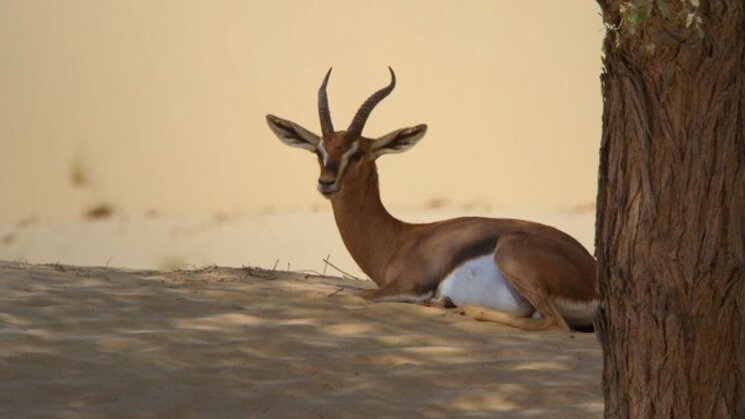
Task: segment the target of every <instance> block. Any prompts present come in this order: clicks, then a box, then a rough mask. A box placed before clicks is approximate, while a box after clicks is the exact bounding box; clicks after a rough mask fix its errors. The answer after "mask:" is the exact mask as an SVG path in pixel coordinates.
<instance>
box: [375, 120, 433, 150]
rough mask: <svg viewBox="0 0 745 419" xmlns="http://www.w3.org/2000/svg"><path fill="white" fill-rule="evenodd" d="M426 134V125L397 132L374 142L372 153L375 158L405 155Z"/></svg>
mask: <svg viewBox="0 0 745 419" xmlns="http://www.w3.org/2000/svg"><path fill="white" fill-rule="evenodd" d="M426 132H427V126H426V125H424V124H421V125H417V126H414V127H408V128H401V129H398V130H395V131H393V132H391V133H388V134H386V135H384V136H382V137H380V138H378V139H377V140H375V141H373V142H372V153H373V155H374V156H375V158H378V157H380V156H382V155H383V154H388V153H403V152H404V151H406V150H408V149H410V148H411V147H414V144H416V143H418V142H419V140H421V139H422V137H424V134H425V133H426Z"/></svg>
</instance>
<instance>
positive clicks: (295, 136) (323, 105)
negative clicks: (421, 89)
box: [266, 67, 427, 198]
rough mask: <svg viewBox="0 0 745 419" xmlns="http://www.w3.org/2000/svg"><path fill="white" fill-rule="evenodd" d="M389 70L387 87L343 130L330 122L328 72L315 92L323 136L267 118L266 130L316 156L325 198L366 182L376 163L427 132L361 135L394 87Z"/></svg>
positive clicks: (423, 128)
mask: <svg viewBox="0 0 745 419" xmlns="http://www.w3.org/2000/svg"><path fill="white" fill-rule="evenodd" d="M388 69H389V70H390V71H391V82H390V84H389V85H388V86H386V87H384V88H383V89H380V90H378V91H377V92H375V93H373V94H372V96H370V97H369V98H368V99H367V100H366V101H365V103H363V104H362V106H360V109H359V110H358V111H357V114H356V115H355V116H354V119H352V123H351V124H350V125H349V128H347V130H346V131H334V126H333V124H332V123H331V113H330V112H329V105H328V99H327V97H326V84H327V83H328V81H329V76H330V75H331V69H329V71H328V73H326V77H324V79H323V83H322V84H321V88H320V89H319V90H318V114H319V116H320V118H321V132H322V135H321V136H320V137H319V136H318V135H316V134H314V133H312V132H311V131H309V130H307V129H305V128H303V127H301V126H300V125H298V124H296V123H294V122H292V121H288V120H286V119H282V118H278V117H276V116H274V115H267V116H266V120H267V122H268V123H269V128H271V129H272V131H273V132H274V133H275V134H276V135H277V137H279V139H280V141H282V142H283V143H285V144H287V145H289V146H292V147H298V148H303V149H306V150H308V151H311V152H313V153H315V154H316V155H317V156H318V164H319V165H320V167H321V174H320V176H319V177H318V191H319V192H321V194H323V196H325V197H326V198H331V197H332V196H334V195H335V194H337V193H339V192H341V191H342V190H343V189H347V188H355V187H359V186H361V185H362V184H364V182H366V181H368V180H369V176H370V175H371V174H372V173H374V171H375V160H376V159H377V158H378V157H380V156H382V155H383V154H387V153H400V152H403V151H406V150H408V149H409V148H411V147H413V146H414V144H416V143H417V142H418V141H419V140H420V139H421V138H422V137H423V136H424V133H425V132H426V131H427V126H426V125H424V124H422V125H417V126H414V127H409V128H402V129H398V130H396V131H393V132H391V133H389V134H386V135H384V136H382V137H380V138H378V139H371V138H366V137H363V136H362V129H363V128H364V127H365V122H366V121H367V117H368V116H370V112H372V110H373V108H375V105H377V104H378V102H380V101H381V100H383V98H385V97H386V96H388V94H389V93H391V91H392V90H393V88H394V87H395V86H396V75H395V74H394V73H393V69H391V68H390V67H388Z"/></svg>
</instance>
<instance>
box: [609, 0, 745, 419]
mask: <svg viewBox="0 0 745 419" xmlns="http://www.w3.org/2000/svg"><path fill="white" fill-rule="evenodd" d="M599 3H600V5H601V8H602V10H603V19H604V21H605V23H606V25H607V26H608V28H609V30H608V34H607V36H606V39H605V44H604V49H605V58H604V67H605V69H604V73H603V75H602V86H603V98H604V113H603V135H602V145H601V151H600V173H599V185H598V188H599V189H598V202H597V205H598V207H597V231H596V237H595V242H596V257H597V259H598V282H599V287H600V294H601V301H602V308H601V311H600V314H599V317H598V320H597V324H596V327H597V330H598V338H599V340H600V342H601V344H602V346H603V352H604V357H605V364H604V373H603V392H604V393H605V400H606V406H605V414H606V417H612V418H616V417H619V418H627V417H631V418H652V417H675V418H689V417H694V418H707V419H708V418H745V1H743V0H730V1H726V0H711V1H707V0H700V6H699V2H698V1H696V0H684V1H681V0H632V1H623V0H599Z"/></svg>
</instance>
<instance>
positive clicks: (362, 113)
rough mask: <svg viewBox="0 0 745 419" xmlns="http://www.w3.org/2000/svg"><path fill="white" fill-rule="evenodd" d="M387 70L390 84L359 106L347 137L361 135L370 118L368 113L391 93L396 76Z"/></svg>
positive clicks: (348, 129)
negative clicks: (389, 75)
mask: <svg viewBox="0 0 745 419" xmlns="http://www.w3.org/2000/svg"><path fill="white" fill-rule="evenodd" d="M388 70H390V71H391V83H390V84H389V85H388V86H386V87H384V88H382V89H380V90H378V91H377V92H375V93H373V94H372V95H371V96H370V97H369V98H367V100H366V101H365V103H363V104H362V106H360V109H359V110H358V111H357V114H356V115H354V119H352V123H351V124H349V128H347V135H348V136H351V137H356V136H358V135H360V134H362V129H363V128H364V127H365V122H367V117H368V116H370V112H372V110H373V109H374V108H375V105H377V104H378V102H380V101H381V100H383V99H384V98H385V97H386V96H388V94H389V93H391V92H392V91H393V88H394V87H396V74H395V73H394V72H393V69H392V68H390V67H388Z"/></svg>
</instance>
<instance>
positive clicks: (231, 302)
mask: <svg viewBox="0 0 745 419" xmlns="http://www.w3.org/2000/svg"><path fill="white" fill-rule="evenodd" d="M370 286H371V283H370V282H367V281H365V282H360V281H353V280H348V279H340V278H333V277H317V276H307V275H304V274H302V273H287V272H279V271H274V272H272V271H263V270H258V269H251V268H216V267H211V268H204V269H199V270H190V271H173V272H163V271H154V270H148V271H142V270H141V271H136V270H123V269H111V268H98V267H92V268H87V267H72V266H65V265H57V264H55V265H31V264H26V263H20V262H0V296H1V297H0V298H2V304H0V324H1V325H2V326H1V328H0V416H2V417H64V418H74V417H205V416H209V417H310V418H321V417H465V416H482V417H552V418H557V417H558V418H561V417H566V418H578V417H600V416H602V410H603V401H602V394H601V389H600V376H601V369H602V354H601V350H600V347H599V344H598V343H597V341H596V338H595V336H594V335H593V334H579V333H564V332H544V333H526V332H521V331H517V330H514V329H510V328H507V327H503V326H500V325H496V324H491V323H482V322H477V321H474V320H472V319H470V318H467V317H465V316H462V315H460V314H459V313H458V311H457V310H445V309H442V308H435V307H425V306H419V305H410V304H398V303H377V304H376V303H369V302H367V301H364V300H362V299H360V298H358V297H356V296H354V293H355V292H356V291H358V290H360V289H363V288H367V287H370Z"/></svg>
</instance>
